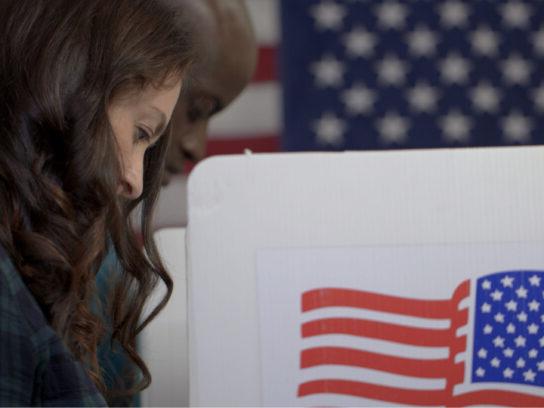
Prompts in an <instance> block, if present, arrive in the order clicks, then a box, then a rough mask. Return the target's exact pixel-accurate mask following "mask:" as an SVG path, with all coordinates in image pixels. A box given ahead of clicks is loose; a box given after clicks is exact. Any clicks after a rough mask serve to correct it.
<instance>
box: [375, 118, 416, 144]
mask: <svg viewBox="0 0 544 408" xmlns="http://www.w3.org/2000/svg"><path fill="white" fill-rule="evenodd" d="M409 126H410V125H409V122H408V120H407V119H405V118H404V117H402V116H400V115H398V114H397V113H391V112H390V113H387V114H386V115H385V116H384V117H383V118H382V119H380V120H379V124H378V131H379V132H380V136H381V140H382V141H383V142H385V143H387V144H390V143H402V142H404V141H405V140H406V133H407V132H408V128H409Z"/></svg>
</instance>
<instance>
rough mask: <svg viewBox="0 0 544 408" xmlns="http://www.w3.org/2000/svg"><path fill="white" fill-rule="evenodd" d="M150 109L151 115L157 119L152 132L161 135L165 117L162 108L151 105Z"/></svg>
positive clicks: (165, 121) (164, 126)
mask: <svg viewBox="0 0 544 408" xmlns="http://www.w3.org/2000/svg"><path fill="white" fill-rule="evenodd" d="M151 110H152V112H153V116H155V118H156V119H157V123H158V124H157V126H156V127H155V130H154V133H155V135H156V136H158V135H161V134H162V132H164V130H165V129H166V124H167V122H168V121H167V119H166V115H165V114H164V112H163V111H162V110H160V109H159V108H157V107H156V106H151Z"/></svg>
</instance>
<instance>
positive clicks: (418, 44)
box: [408, 26, 437, 57]
mask: <svg viewBox="0 0 544 408" xmlns="http://www.w3.org/2000/svg"><path fill="white" fill-rule="evenodd" d="M436 43H437V38H436V33H434V32H433V31H431V30H429V29H428V28H427V27H423V26H418V27H416V29H415V30H414V31H412V32H411V33H410V34H408V47H409V48H410V52H411V53H412V54H413V55H415V56H416V57H428V56H429V55H431V54H434V52H435V50H436Z"/></svg>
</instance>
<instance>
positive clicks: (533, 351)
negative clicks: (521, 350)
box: [529, 349, 538, 358]
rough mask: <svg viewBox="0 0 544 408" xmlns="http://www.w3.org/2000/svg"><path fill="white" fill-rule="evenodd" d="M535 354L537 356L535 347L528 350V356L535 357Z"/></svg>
mask: <svg viewBox="0 0 544 408" xmlns="http://www.w3.org/2000/svg"><path fill="white" fill-rule="evenodd" d="M537 356H538V350H537V349H531V350H529V358H537Z"/></svg>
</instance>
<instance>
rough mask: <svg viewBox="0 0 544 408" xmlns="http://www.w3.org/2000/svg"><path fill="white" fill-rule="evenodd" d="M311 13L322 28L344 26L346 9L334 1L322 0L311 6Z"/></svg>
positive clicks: (334, 28) (335, 28)
mask: <svg viewBox="0 0 544 408" xmlns="http://www.w3.org/2000/svg"><path fill="white" fill-rule="evenodd" d="M310 13H311V15H312V17H313V18H314V21H315V24H316V26H317V28H318V29H320V30H338V29H340V28H342V25H343V20H344V17H345V16H346V9H345V8H344V6H341V5H339V4H338V3H336V2H334V1H322V2H321V3H319V4H317V5H315V6H314V7H312V8H311V10H310Z"/></svg>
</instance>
